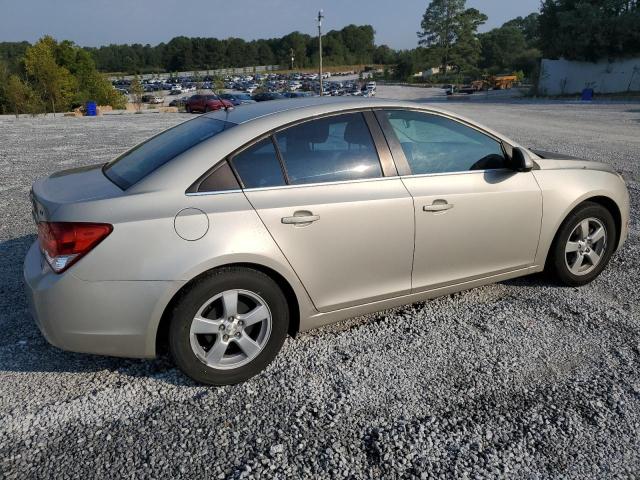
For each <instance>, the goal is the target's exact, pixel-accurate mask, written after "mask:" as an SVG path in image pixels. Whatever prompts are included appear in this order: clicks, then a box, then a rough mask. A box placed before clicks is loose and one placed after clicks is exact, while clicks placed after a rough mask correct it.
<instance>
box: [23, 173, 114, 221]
mask: <svg viewBox="0 0 640 480" xmlns="http://www.w3.org/2000/svg"><path fill="white" fill-rule="evenodd" d="M102 165H103V164H99V165H89V166H86V167H79V168H72V169H69V170H63V171H60V172H57V173H54V174H52V175H50V176H49V177H46V178H40V179H38V180H36V181H35V182H34V183H33V186H32V187H31V194H30V196H31V203H32V206H33V210H32V214H33V219H34V220H35V222H36V223H37V222H39V221H47V220H49V219H50V218H51V217H52V215H53V214H54V213H55V211H56V210H57V209H58V208H59V207H60V206H61V205H65V204H70V203H77V202H84V201H90V200H98V199H105V198H112V197H116V196H120V195H122V190H121V189H120V188H118V187H117V186H116V185H114V184H113V183H112V182H111V181H110V180H109V179H108V178H107V177H106V176H105V175H104V173H102Z"/></svg>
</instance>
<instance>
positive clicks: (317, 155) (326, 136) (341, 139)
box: [276, 113, 382, 185]
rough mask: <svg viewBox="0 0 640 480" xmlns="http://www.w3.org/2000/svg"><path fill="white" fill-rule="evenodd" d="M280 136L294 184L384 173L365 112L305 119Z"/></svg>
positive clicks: (280, 142) (352, 178)
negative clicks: (308, 120)
mask: <svg viewBox="0 0 640 480" xmlns="http://www.w3.org/2000/svg"><path fill="white" fill-rule="evenodd" d="M276 138H277V141H278V147H279V148H280V152H281V154H282V158H283V161H284V164H285V167H286V170H287V174H288V176H289V181H290V183H291V184H294V185H295V184H305V183H319V182H337V181H344V180H358V179H365V178H375V177H381V176H382V169H381V167H380V160H379V158H378V153H377V150H376V148H375V146H374V143H373V139H372V138H371V133H370V132H369V128H368V127H367V124H366V122H365V120H364V117H363V116H362V114H361V113H349V114H344V115H337V116H333V117H327V118H321V119H318V120H312V121H310V122H305V123H302V124H300V125H296V126H294V127H291V128H288V129H286V130H284V131H282V132H279V133H278V134H277V136H276Z"/></svg>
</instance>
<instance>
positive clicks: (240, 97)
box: [218, 92, 256, 106]
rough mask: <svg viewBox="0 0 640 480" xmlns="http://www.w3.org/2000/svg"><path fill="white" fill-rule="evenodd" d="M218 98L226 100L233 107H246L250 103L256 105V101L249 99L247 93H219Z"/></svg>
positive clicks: (249, 96)
mask: <svg viewBox="0 0 640 480" xmlns="http://www.w3.org/2000/svg"><path fill="white" fill-rule="evenodd" d="M218 96H219V97H220V98H222V99H224V100H228V101H230V102H231V103H233V104H234V105H236V106H237V105H248V104H250V103H256V101H255V100H254V99H253V98H251V95H249V94H248V93H244V92H238V93H235V92H234V93H221V94H220V95H218Z"/></svg>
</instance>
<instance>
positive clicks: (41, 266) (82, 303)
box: [24, 242, 182, 358]
mask: <svg viewBox="0 0 640 480" xmlns="http://www.w3.org/2000/svg"><path fill="white" fill-rule="evenodd" d="M72 272H73V267H72V268H71V270H69V271H68V272H65V273H63V274H61V275H57V274H55V273H53V272H52V270H51V269H50V268H49V266H48V265H47V263H46V261H44V259H43V258H42V255H41V253H40V250H39V248H38V244H37V242H36V243H34V244H33V245H32V246H31V248H30V249H29V252H28V253H27V256H26V258H25V261H24V281H25V291H26V295H27V299H28V302H29V308H30V310H31V314H32V315H33V318H34V320H35V322H36V324H37V325H38V327H39V328H40V331H41V332H42V335H43V336H44V337H45V338H46V340H47V341H48V342H49V343H51V344H52V345H54V346H56V347H58V348H61V349H63V350H69V351H73V352H82V353H93V354H98V355H112V356H117V357H138V358H150V357H154V356H155V353H156V352H155V334H156V330H157V326H158V323H159V321H160V316H161V315H162V311H163V310H164V306H165V305H166V303H168V300H167V297H168V298H170V295H171V292H173V291H176V290H177V289H178V288H179V285H176V282H166V281H105V282H88V281H84V280H80V279H79V278H77V277H76V276H74V275H73V273H72ZM178 283H182V282H178Z"/></svg>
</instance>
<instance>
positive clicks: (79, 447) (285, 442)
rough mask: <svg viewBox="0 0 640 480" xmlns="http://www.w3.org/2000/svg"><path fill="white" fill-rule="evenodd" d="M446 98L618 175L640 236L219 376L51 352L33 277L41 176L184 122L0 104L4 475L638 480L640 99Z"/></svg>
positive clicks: (304, 339)
mask: <svg viewBox="0 0 640 480" xmlns="http://www.w3.org/2000/svg"><path fill="white" fill-rule="evenodd" d="M380 90H381V92H380V93H383V87H381V88H380ZM415 90H417V89H411V90H409V89H408V90H403V91H402V92H403V93H402V94H403V95H407V94H408V93H407V92H409V93H411V92H412V91H413V94H414V95H415V96H416V97H417V98H420V97H419V95H420V94H421V92H419V91H415ZM387 94H393V91H391V90H388V91H387ZM447 106H448V107H449V108H450V109H451V110H454V111H456V112H459V113H462V114H465V115H467V116H469V117H471V118H474V119H476V120H478V121H481V122H483V123H485V124H488V125H489V126H492V127H494V128H496V129H498V130H500V131H502V132H504V133H505V134H507V135H510V136H511V137H513V138H514V139H516V140H518V141H520V142H522V143H524V144H525V145H529V146H532V147H537V148H541V149H546V150H556V151H559V152H562V153H569V154H574V155H581V156H584V157H586V158H592V159H599V160H605V161H607V162H610V163H612V164H613V165H614V166H615V167H616V168H617V169H618V170H620V171H623V172H625V175H626V176H627V178H628V180H629V188H630V192H631V197H632V219H631V236H630V238H629V240H628V242H627V244H626V246H625V248H624V249H623V250H622V252H620V253H619V254H617V255H616V257H615V258H614V259H613V261H612V264H611V266H610V267H609V268H608V269H607V270H606V271H605V272H604V273H603V275H602V276H601V277H600V278H599V279H597V280H596V281H595V282H594V283H592V284H591V285H589V286H586V287H583V288H558V287H554V286H550V285H548V284H547V283H546V282H545V281H544V280H543V279H541V278H540V277H529V278H524V279H518V280H515V281H509V282H504V283H500V284H496V285H491V286H487V287H483V288H477V289H474V290H471V291H468V292H464V293H460V294H456V295H451V296H447V297H443V298H440V299H437V300H433V301H429V302H425V303H419V304H414V305H411V306H406V307H402V308H398V309H394V310H391V311H387V312H382V313H379V314H374V315H370V316H368V317H361V318H356V319H352V320H349V321H346V322H342V323H340V324H338V325H334V326H330V327H326V328H324V329H321V330H316V331H313V332H309V333H306V334H303V335H300V336H299V337H298V338H296V339H295V340H291V339H289V340H287V342H286V343H285V346H284V349H283V351H282V352H281V354H280V355H279V357H278V358H277V360H276V361H275V362H274V364H272V365H271V366H270V367H269V368H268V369H267V370H266V371H265V372H264V373H262V374H261V375H259V376H258V377H256V378H254V379H252V380H250V381H249V382H247V383H245V384H243V385H238V386H231V387H222V388H207V387H202V386H198V385H195V384H194V383H192V382H191V381H190V380H188V379H186V378H185V377H183V376H182V375H181V374H180V373H179V372H178V371H177V370H176V369H175V368H174V367H173V366H172V365H171V363H170V362H169V361H168V360H167V359H166V358H161V359H158V360H154V361H138V360H123V359H114V358H103V357H96V356H91V355H80V354H73V353H66V352H62V351H60V350H58V349H56V348H53V347H51V346H49V345H48V344H46V342H45V341H44V340H43V338H42V337H41V336H40V334H39V332H38V330H37V328H36V327H35V325H34V323H33V321H32V320H31V318H30V317H29V314H28V311H27V307H26V303H25V298H24V295H23V293H22V289H21V288H22V287H21V268H22V259H23V257H24V254H25V252H26V250H27V248H28V245H29V244H30V242H31V241H32V240H33V238H34V237H33V234H34V226H33V225H32V221H31V218H30V214H29V205H28V201H27V193H28V189H29V186H30V184H31V182H32V181H33V179H34V178H36V177H39V176H43V175H45V174H48V173H51V172H53V171H55V170H59V169H61V168H67V167H72V166H76V165H81V164H86V163H94V162H98V161H105V160H107V159H109V158H111V157H113V156H114V155H115V154H117V153H118V152H120V151H121V150H123V149H124V148H126V147H127V146H130V145H132V144H134V143H136V142H137V141H139V140H141V139H144V138H145V137H147V136H149V135H150V134H151V133H154V132H156V131H158V130H160V129H162V128H164V127H167V126H170V125H172V124H175V123H177V122H180V121H181V120H183V119H184V118H185V116H183V115H177V114H173V115H172V114H164V115H161V114H149V115H128V116H110V117H106V116H105V117H102V118H93V119H90V118H83V119H76V118H56V119H53V118H51V117H49V118H37V119H31V118H23V119H20V120H15V119H14V118H10V117H0V182H1V183H0V215H1V216H2V221H1V223H0V242H1V243H0V252H1V255H0V259H1V260H0V478H2V477H4V478H56V477H66V478H68V477H80V478H113V477H116V476H117V477H132V478H142V477H147V478H172V477H173V478H178V477H185V478H186V477H190V478H221V479H222V478H244V477H246V478H258V477H260V478H286V477H292V478H414V477H415V478H451V477H460V478H487V477H510V478H525V479H528V478H532V479H533V478H535V479H540V478H578V479H583V478H631V477H635V476H637V475H638V473H637V472H639V471H640V435H639V432H640V308H639V305H640V293H639V290H638V287H639V286H640V280H639V278H640V241H639V230H640V218H639V216H638V207H639V206H640V191H639V188H640V185H639V182H638V180H639V176H640V175H639V171H640V167H639V166H638V160H639V159H640V158H639V157H640V105H638V104H593V105H582V104H573V103H532V102H519V103H515V104H485V103H455V104H448V105H447Z"/></svg>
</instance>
